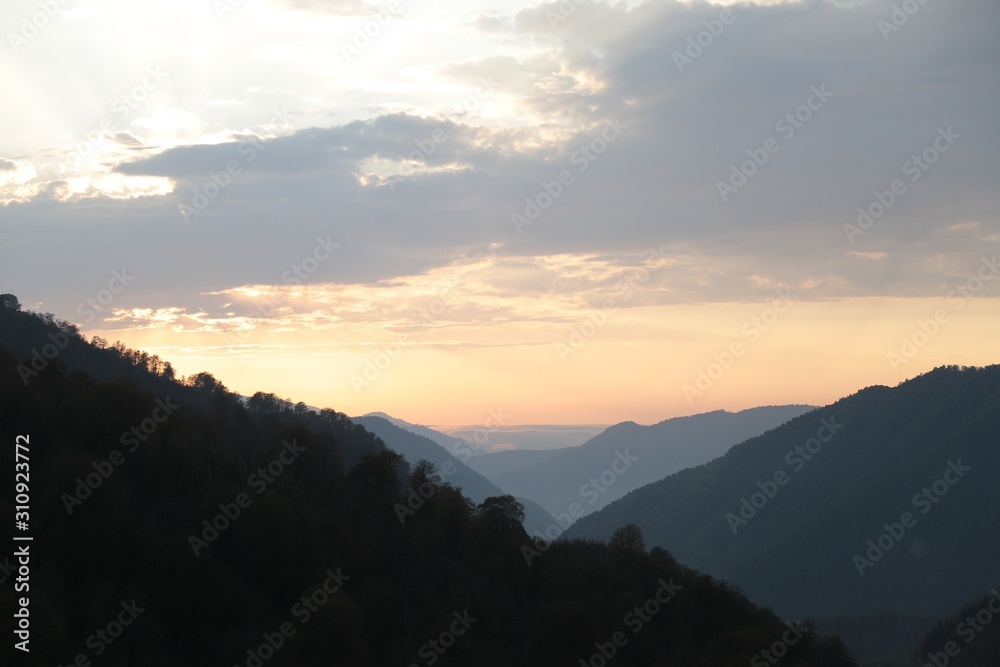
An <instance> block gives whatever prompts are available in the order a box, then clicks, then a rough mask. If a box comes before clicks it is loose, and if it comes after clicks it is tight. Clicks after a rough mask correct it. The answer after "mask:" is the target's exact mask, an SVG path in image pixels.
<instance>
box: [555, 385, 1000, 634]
mask: <svg viewBox="0 0 1000 667" xmlns="http://www.w3.org/2000/svg"><path fill="white" fill-rule="evenodd" d="M997 433H1000V366H989V367H986V368H958V367H942V368H938V369H935V370H934V371H932V372H929V373H926V374H924V375H921V376H919V377H917V378H914V379H912V380H909V381H907V382H904V383H902V384H900V385H899V386H897V387H894V388H889V387H883V386H875V387H869V388H867V389H864V390H862V391H860V392H858V393H856V394H854V395H852V396H849V397H847V398H844V399H842V400H840V401H837V402H836V403H834V404H832V405H829V406H827V407H824V408H820V409H817V410H814V411H812V412H809V413H808V414H805V415H802V416H800V417H798V418H796V419H793V420H792V421H790V422H789V423H787V424H785V425H784V426H782V427H780V428H777V429H774V430H773V431H770V432H768V433H765V434H763V435H761V436H758V437H756V438H751V439H749V440H747V441H746V442H743V443H741V444H739V445H738V446H736V447H733V448H732V449H731V450H729V452H727V453H726V454H725V456H723V457H721V458H719V459H716V460H714V461H712V462H710V463H707V464H705V465H702V466H698V467H697V468H693V469H689V470H683V471H681V472H678V473H676V474H674V475H671V476H669V477H667V478H665V479H663V480H661V481H658V482H656V483H653V484H649V485H647V486H645V487H643V488H641V489H638V490H635V491H633V492H632V493H630V494H628V495H627V496H625V497H624V498H622V499H620V500H618V501H617V502H615V503H613V504H611V505H609V506H608V507H606V508H604V509H603V510H601V511H600V512H598V513H595V514H593V515H591V516H589V517H586V518H585V519H583V520H581V521H579V522H578V523H577V524H576V525H574V526H573V527H572V528H571V529H570V530H569V531H568V532H567V534H566V535H567V537H577V538H597V539H607V538H608V536H609V535H610V534H611V532H612V531H614V530H615V529H616V528H618V527H619V526H621V525H624V524H627V523H636V524H638V525H639V527H640V528H641V529H642V531H643V532H644V533H645V535H646V538H647V540H648V541H649V542H650V543H651V544H656V545H659V546H662V547H664V548H668V549H670V551H671V552H672V553H674V554H675V555H676V556H677V557H678V558H679V559H680V560H682V561H683V562H687V563H691V564H692V565H693V566H695V567H697V568H699V569H703V570H705V571H706V572H709V573H710V574H713V575H715V576H719V577H722V578H724V579H725V580H727V581H729V582H730V583H732V584H733V585H736V586H739V587H740V588H741V589H742V590H743V591H744V592H746V593H747V595H749V596H750V597H751V598H752V599H754V600H757V601H759V602H760V603H762V604H766V605H768V606H770V607H773V608H774V609H775V610H776V611H777V612H778V613H779V614H782V615H783V616H786V617H796V616H810V617H813V618H819V619H822V618H824V617H841V616H859V615H867V614H875V613H881V612H896V613H898V614H906V615H914V616H937V617H940V616H942V615H944V614H946V613H948V612H949V611H950V610H952V609H955V608H957V607H958V605H960V604H962V603H963V602H964V601H966V600H969V599H972V598H973V597H975V596H977V595H981V594H982V592H983V591H984V590H990V588H991V587H993V586H995V585H996V583H997V581H1000V561H998V559H997V558H996V554H997V553H1000V523H998V522H996V521H994V520H993V519H992V518H989V519H988V518H987V517H992V516H993V514H994V513H995V512H996V511H997V509H998V508H1000V485H997V484H996V476H997V471H998V470H1000V438H998V437H997Z"/></svg>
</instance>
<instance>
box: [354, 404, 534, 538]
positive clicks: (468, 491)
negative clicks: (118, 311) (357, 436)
mask: <svg viewBox="0 0 1000 667" xmlns="http://www.w3.org/2000/svg"><path fill="white" fill-rule="evenodd" d="M351 421H353V422H354V423H355V424H359V425H361V426H364V427H365V428H366V429H367V430H368V431H370V432H372V433H374V434H375V435H377V436H378V437H379V438H381V439H382V441H383V442H385V443H386V446H388V447H389V448H390V449H391V450H393V451H394V452H398V453H399V454H402V455H403V456H404V457H405V458H406V460H407V461H409V462H410V463H411V464H415V463H417V462H418V461H421V460H425V461H429V462H430V463H432V464H434V467H435V468H436V469H437V470H438V472H439V473H440V474H441V476H442V477H443V479H445V480H446V481H447V482H448V483H449V484H451V485H452V486H454V487H455V488H457V489H459V490H461V491H462V494H463V495H465V497H467V498H468V499H469V500H471V501H473V502H474V503H481V502H483V501H484V500H486V498H488V497H490V496H502V495H506V491H504V490H503V489H501V488H500V487H498V486H497V485H496V484H494V483H493V482H491V481H489V480H488V479H486V478H485V477H483V476H482V475H480V474H479V473H477V472H476V471H475V470H473V469H472V468H471V467H470V466H469V465H467V463H468V461H469V460H470V459H471V458H472V456H473V455H472V453H471V452H470V451H469V450H467V449H458V450H456V453H455V454H454V455H452V454H449V452H448V451H447V450H445V449H444V448H443V447H442V446H440V445H439V444H437V443H436V442H432V441H431V440H429V439H427V438H425V437H422V436H420V435H417V434H416V433H412V432H410V431H408V430H405V429H403V428H401V427H399V426H396V425H395V424H393V423H391V422H389V421H388V420H387V419H384V418H382V417H375V416H366V417H354V418H352V419H351ZM427 430H430V429H427ZM518 501H519V502H520V503H521V504H522V505H523V506H524V528H525V530H527V531H528V532H529V533H532V534H534V533H535V532H536V531H538V532H540V533H541V534H543V535H544V534H545V529H546V528H548V527H549V526H550V525H551V524H552V523H553V519H552V517H551V516H550V515H549V513H548V512H546V511H545V510H544V509H542V508H541V506H539V505H538V504H537V503H535V502H533V501H531V500H529V499H526V498H518Z"/></svg>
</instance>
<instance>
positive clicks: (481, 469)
mask: <svg viewBox="0 0 1000 667" xmlns="http://www.w3.org/2000/svg"><path fill="white" fill-rule="evenodd" d="M567 449H569V448H567V447H563V448H560V449H511V450H509V451H506V452H494V453H492V454H490V455H489V456H480V457H478V458H475V459H471V460H470V461H469V467H470V468H472V469H473V470H475V471H476V472H478V473H479V474H480V475H482V476H483V477H486V478H488V479H495V478H497V477H500V476H502V475H505V474H508V473H518V472H520V471H522V470H530V469H531V468H534V467H535V466H538V465H541V464H543V463H546V462H548V461H551V460H552V459H554V458H555V457H557V456H559V455H560V454H565V453H566V450H567Z"/></svg>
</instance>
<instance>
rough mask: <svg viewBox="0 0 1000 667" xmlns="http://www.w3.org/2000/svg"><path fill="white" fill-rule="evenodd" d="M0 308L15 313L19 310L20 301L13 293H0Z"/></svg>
mask: <svg viewBox="0 0 1000 667" xmlns="http://www.w3.org/2000/svg"><path fill="white" fill-rule="evenodd" d="M0 309H3V310H5V311H6V312H8V313H16V312H19V311H20V310H21V302H20V301H18V300H17V297H16V296H14V295H13V294H0Z"/></svg>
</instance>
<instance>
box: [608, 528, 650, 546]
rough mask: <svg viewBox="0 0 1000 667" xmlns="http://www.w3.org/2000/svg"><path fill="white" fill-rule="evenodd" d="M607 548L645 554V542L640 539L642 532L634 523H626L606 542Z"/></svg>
mask: <svg viewBox="0 0 1000 667" xmlns="http://www.w3.org/2000/svg"><path fill="white" fill-rule="evenodd" d="M608 546H609V547H611V548H612V549H618V550H620V551H627V552H634V553H646V542H645V541H644V540H643V539H642V531H641V530H640V529H639V526H637V525H635V524H634V523H628V524H625V525H624V526H622V527H621V528H619V529H618V530H616V531H615V532H614V534H613V535H612V536H611V539H610V540H608Z"/></svg>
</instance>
